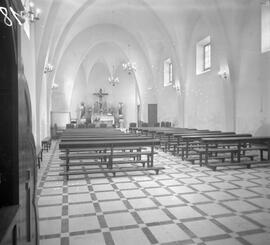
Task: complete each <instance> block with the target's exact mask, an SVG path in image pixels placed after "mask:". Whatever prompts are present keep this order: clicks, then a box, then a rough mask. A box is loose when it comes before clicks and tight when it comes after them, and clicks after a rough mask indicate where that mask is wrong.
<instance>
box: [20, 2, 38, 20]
mask: <svg viewBox="0 0 270 245" xmlns="http://www.w3.org/2000/svg"><path fill="white" fill-rule="evenodd" d="M40 13H41V10H40V9H38V8H35V5H34V3H33V2H30V3H29V6H28V8H26V7H25V10H24V11H22V12H21V16H22V17H23V18H25V19H26V18H27V19H28V20H29V21H30V22H32V23H34V22H35V21H37V20H39V16H40Z"/></svg>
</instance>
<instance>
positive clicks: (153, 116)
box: [148, 104, 157, 127]
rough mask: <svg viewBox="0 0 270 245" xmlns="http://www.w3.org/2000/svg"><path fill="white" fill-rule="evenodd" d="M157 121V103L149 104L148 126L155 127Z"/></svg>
mask: <svg viewBox="0 0 270 245" xmlns="http://www.w3.org/2000/svg"><path fill="white" fill-rule="evenodd" d="M155 123H157V104H148V126H149V127H154V125H155Z"/></svg>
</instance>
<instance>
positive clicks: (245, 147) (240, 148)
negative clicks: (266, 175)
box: [201, 137, 270, 170]
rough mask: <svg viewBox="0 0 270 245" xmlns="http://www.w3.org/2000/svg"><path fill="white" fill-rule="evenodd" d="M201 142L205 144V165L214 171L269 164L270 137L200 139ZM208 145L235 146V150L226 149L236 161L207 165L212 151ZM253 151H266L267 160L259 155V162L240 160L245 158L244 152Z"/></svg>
mask: <svg viewBox="0 0 270 245" xmlns="http://www.w3.org/2000/svg"><path fill="white" fill-rule="evenodd" d="M201 142H202V143H203V144H205V165H206V166H208V167H211V168H212V169H213V170H216V168H217V167H219V166H237V165H240V166H241V165H246V166H247V167H248V168H249V167H250V166H251V165H252V164H268V163H269V162H270V154H269V153H270V137H228V138H202V139H201ZM209 144H216V145H219V144H237V148H232V149H230V148H228V151H231V154H234V155H235V156H236V158H237V160H236V161H234V160H232V161H231V162H220V163H208V159H209V154H210V153H211V151H212V149H209ZM253 151H267V152H268V159H267V160H264V159H263V156H262V154H261V159H260V160H254V159H253V160H252V159H251V160H248V161H247V160H242V158H245V157H247V155H246V152H253ZM243 153H244V154H243ZM241 160H242V161H241Z"/></svg>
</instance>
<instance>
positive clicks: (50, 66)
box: [44, 63, 53, 74]
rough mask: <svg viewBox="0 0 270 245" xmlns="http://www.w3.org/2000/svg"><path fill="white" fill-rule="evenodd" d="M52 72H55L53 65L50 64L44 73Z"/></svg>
mask: <svg viewBox="0 0 270 245" xmlns="http://www.w3.org/2000/svg"><path fill="white" fill-rule="evenodd" d="M52 71H53V65H51V64H49V63H48V64H47V65H46V66H45V68H44V73H45V74H46V73H48V72H52Z"/></svg>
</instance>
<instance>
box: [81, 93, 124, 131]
mask: <svg viewBox="0 0 270 245" xmlns="http://www.w3.org/2000/svg"><path fill="white" fill-rule="evenodd" d="M93 95H95V96H97V97H98V100H97V101H95V103H94V104H93V106H91V105H90V106H87V105H85V103H84V102H82V103H81V106H80V115H79V119H78V122H79V124H82V125H85V126H86V127H88V126H89V125H91V124H94V125H95V127H97V128H99V127H101V125H102V124H103V125H104V124H106V126H107V127H122V125H123V122H124V115H123V103H122V102H119V103H118V104H116V105H112V104H110V105H107V102H106V100H105V99H103V98H104V97H105V96H107V95H109V94H108V93H105V92H104V91H103V90H102V89H99V91H98V92H97V93H94V94H93Z"/></svg>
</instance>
